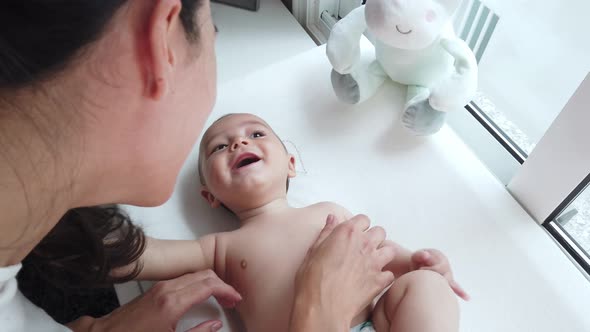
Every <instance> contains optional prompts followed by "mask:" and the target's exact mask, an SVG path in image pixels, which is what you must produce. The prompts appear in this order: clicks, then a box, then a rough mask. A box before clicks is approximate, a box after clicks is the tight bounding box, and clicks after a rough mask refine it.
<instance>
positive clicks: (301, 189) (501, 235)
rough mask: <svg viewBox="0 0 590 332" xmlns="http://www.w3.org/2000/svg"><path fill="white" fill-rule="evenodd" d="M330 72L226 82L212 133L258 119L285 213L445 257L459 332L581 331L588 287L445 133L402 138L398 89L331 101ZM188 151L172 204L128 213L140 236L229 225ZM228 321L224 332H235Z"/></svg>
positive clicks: (285, 71) (203, 312)
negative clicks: (322, 204) (294, 210)
mask: <svg viewBox="0 0 590 332" xmlns="http://www.w3.org/2000/svg"><path fill="white" fill-rule="evenodd" d="M330 70H331V67H330V65H329V63H328V61H327V59H326V57H325V49H324V47H318V48H316V49H314V50H311V51H309V52H306V53H303V54H301V55H299V56H297V57H294V58H291V59H288V60H285V61H284V62H281V63H279V64H276V65H272V66H270V67H267V68H266V69H263V70H261V71H259V72H256V73H254V74H251V75H249V76H247V77H245V78H243V79H239V80H235V81H231V82H228V83H226V84H225V85H223V86H222V87H221V88H220V90H219V94H218V102H217V106H216V107H215V110H214V112H213V114H212V115H211V117H210V119H209V123H211V122H212V121H213V120H215V119H217V118H218V117H219V116H221V115H223V114H225V113H230V112H231V113H236V112H249V113H254V114H257V115H259V116H260V117H262V118H263V119H265V120H266V121H268V123H269V124H270V125H271V126H272V127H273V128H274V130H275V131H276V132H277V134H278V135H279V136H280V137H281V138H282V139H283V140H286V141H290V142H292V143H290V142H287V143H286V145H287V147H288V148H289V149H290V150H292V152H293V153H294V154H295V155H296V156H297V157H298V158H297V162H298V165H297V169H298V171H299V174H298V176H297V177H296V178H295V179H293V180H292V182H291V187H290V193H289V199H290V201H291V202H292V203H293V204H294V205H306V204H309V203H314V202H317V201H324V200H329V201H335V202H337V203H339V204H341V205H343V206H345V207H347V208H348V209H349V210H350V211H352V212H353V213H364V214H367V215H368V216H369V217H371V219H372V221H373V223H374V224H377V225H381V226H383V227H385V229H386V230H387V232H388V236H389V238H390V239H392V240H394V241H397V242H399V243H401V244H402V245H405V246H407V247H408V248H411V249H418V248H422V247H435V248H439V249H441V250H442V251H443V252H444V253H446V254H447V256H448V257H449V259H450V260H451V264H452V266H453V268H454V272H455V276H456V278H457V280H458V281H459V282H460V283H461V284H462V285H463V286H464V288H465V289H466V290H467V291H468V292H469V293H470V295H471V296H472V301H470V302H467V303H464V302H463V303H461V309H462V317H461V331H463V332H467V331H470V332H471V331H473V332H497V331H503V332H523V331H535V332H544V331H547V332H550V331H575V332H578V331H579V332H582V331H590V319H589V318H588V316H586V312H587V310H588V308H590V285H589V284H588V281H587V280H586V279H585V278H584V277H583V276H582V275H581V274H580V272H579V271H578V270H577V269H576V268H575V267H574V265H573V264H572V263H571V262H569V261H568V260H567V259H566V258H565V256H564V255H563V253H562V252H561V251H560V249H559V248H558V247H557V246H556V245H555V244H554V243H553V242H552V240H551V239H550V238H549V237H548V236H547V235H546V234H545V232H544V231H543V230H542V229H541V228H540V227H539V226H538V225H537V224H536V223H534V221H533V220H532V219H531V218H530V217H529V216H528V215H527V214H526V213H525V212H524V211H523V210H522V209H521V207H520V206H519V205H518V204H517V203H516V202H515V201H514V199H513V198H512V197H511V196H510V195H509V193H508V192H507V191H506V190H505V188H504V186H503V185H502V184H501V183H499V182H498V181H497V180H496V178H495V177H494V176H493V175H492V174H490V173H489V171H488V170H487V169H486V167H485V166H484V165H483V164H482V163H481V162H480V161H479V160H478V159H477V158H476V157H475V155H474V154H473V153H472V152H471V151H470V150H469V149H468V148H467V147H466V146H465V145H464V144H463V142H462V141H461V140H460V139H459V138H458V137H457V136H456V135H455V133H454V132H453V131H452V130H451V129H450V128H448V127H447V126H445V127H443V129H442V130H441V132H440V133H438V134H436V135H434V136H432V137H427V138H417V137H412V136H410V135H407V134H406V133H405V132H404V131H403V129H402V128H401V127H400V124H399V121H398V118H399V115H400V112H401V108H402V105H403V100H404V90H403V88H402V87H400V86H398V85H394V84H388V85H386V86H385V87H383V88H382V89H381V91H380V93H379V94H378V95H377V96H376V97H374V98H372V99H370V100H369V101H367V102H365V103H364V104H362V105H359V106H347V105H344V104H342V103H340V102H338V101H337V100H336V97H335V96H334V93H333V92H332V88H331V83H330ZM294 146H296V147H297V150H298V152H297V151H296V150H295V148H294ZM197 151H198V147H197V146H195V148H194V150H193V152H192V154H191V156H190V157H189V159H188V161H187V163H186V164H185V166H184V168H183V170H182V173H181V176H180V177H179V180H178V181H179V182H178V183H177V188H176V191H175V193H174V195H173V197H172V198H171V200H170V201H169V202H167V203H166V204H165V205H163V206H161V207H157V208H149V209H146V208H136V207H128V208H127V210H128V211H129V212H130V214H131V216H132V217H133V219H135V220H138V221H139V222H140V223H141V224H143V225H144V227H145V231H146V232H147V233H148V234H149V235H151V236H155V237H160V238H171V239H194V238H197V237H199V236H202V235H204V234H207V233H210V232H214V231H220V230H228V229H232V228H233V227H236V223H235V222H232V221H231V216H229V215H228V214H227V213H225V212H224V211H222V210H216V211H214V210H211V209H210V208H209V207H208V206H207V205H206V204H205V203H204V201H203V200H202V198H201V197H200V195H199V182H198V177H197V168H196V160H197ZM212 316H218V317H221V318H222V319H223V320H224V322H226V325H227V324H229V323H228V318H227V317H226V315H225V314H224V313H223V312H222V311H220V310H219V309H218V307H217V306H216V305H215V304H214V302H213V301H210V303H209V305H207V306H205V308H197V309H195V310H194V312H193V313H191V314H190V315H188V316H187V317H186V318H185V319H184V320H183V321H182V322H181V324H180V325H179V327H178V329H177V330H178V331H183V330H185V329H186V328H188V327H189V326H191V324H194V322H195V321H199V320H203V319H204V318H205V317H212ZM229 321H230V322H233V323H232V324H233V325H231V324H230V327H224V330H223V331H241V328H240V327H239V324H238V325H236V324H235V319H229ZM254 332H255V331H254Z"/></svg>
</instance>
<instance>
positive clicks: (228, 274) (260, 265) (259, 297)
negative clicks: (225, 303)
mask: <svg viewBox="0 0 590 332" xmlns="http://www.w3.org/2000/svg"><path fill="white" fill-rule="evenodd" d="M323 225H324V223H323V222H322V221H318V222H309V221H308V222H301V223H300V224H296V225H286V224H284V223H283V224H276V225H262V226H261V227H251V228H250V229H241V230H239V233H236V234H235V235H237V236H234V237H232V239H234V240H233V241H232V242H231V243H228V246H227V252H226V257H225V276H224V279H225V282H227V283H228V284H230V285H232V286H233V287H234V288H236V290H237V291H238V292H239V293H240V294H241V295H242V297H243V301H242V303H241V304H240V305H239V306H238V308H237V309H238V311H239V312H240V313H241V316H242V318H243V319H244V320H245V321H246V322H245V323H246V324H247V325H250V324H252V323H253V322H260V321H261V320H260V319H261V317H260V316H262V315H265V313H266V314H268V313H269V312H272V313H273V317H268V316H265V317H264V320H263V321H265V322H266V323H267V324H271V325H275V324H279V325H280V324H283V323H284V322H286V320H287V319H288V317H287V315H288V313H289V312H290V306H291V303H292V298H293V285H294V280H295V274H296V273H297V269H298V268H299V266H300V265H301V263H302V262H303V259H304V258H305V255H306V253H307V251H308V249H309V247H310V246H311V245H312V244H313V243H314V241H315V239H316V238H317V236H318V234H319V232H320V231H321V228H322V227H323ZM248 321H251V322H248ZM254 324H256V323H254ZM251 328H253V327H252V326H251ZM255 330H258V329H255Z"/></svg>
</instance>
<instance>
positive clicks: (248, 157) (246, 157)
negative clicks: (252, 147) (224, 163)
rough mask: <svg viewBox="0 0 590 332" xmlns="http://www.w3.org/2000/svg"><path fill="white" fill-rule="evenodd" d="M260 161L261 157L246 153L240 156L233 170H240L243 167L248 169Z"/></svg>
mask: <svg viewBox="0 0 590 332" xmlns="http://www.w3.org/2000/svg"><path fill="white" fill-rule="evenodd" d="M258 161H260V157H258V156H257V155H255V154H253V153H244V154H243V155H241V156H239V157H238V159H236V161H235V162H234V166H233V167H232V168H233V169H240V168H242V167H246V166H248V165H252V164H254V163H256V162H258Z"/></svg>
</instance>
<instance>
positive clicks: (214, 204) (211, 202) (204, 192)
mask: <svg viewBox="0 0 590 332" xmlns="http://www.w3.org/2000/svg"><path fill="white" fill-rule="evenodd" d="M201 196H203V198H204V199H205V200H206V201H207V203H209V205H210V206H211V207H212V208H214V209H215V208H218V207H219V206H221V202H220V201H219V200H218V199H217V198H216V197H215V196H214V195H213V194H212V193H211V192H210V191H209V190H208V189H207V187H205V186H203V187H201Z"/></svg>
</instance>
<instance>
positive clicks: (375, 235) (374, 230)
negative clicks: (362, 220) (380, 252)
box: [367, 226, 385, 249]
mask: <svg viewBox="0 0 590 332" xmlns="http://www.w3.org/2000/svg"><path fill="white" fill-rule="evenodd" d="M367 236H368V238H369V239H368V240H369V242H368V244H369V245H370V248H371V249H375V248H378V247H379V246H381V243H383V241H384V240H385V230H384V229H383V228H382V227H379V226H375V227H371V228H370V229H369V230H368V231H367Z"/></svg>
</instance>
